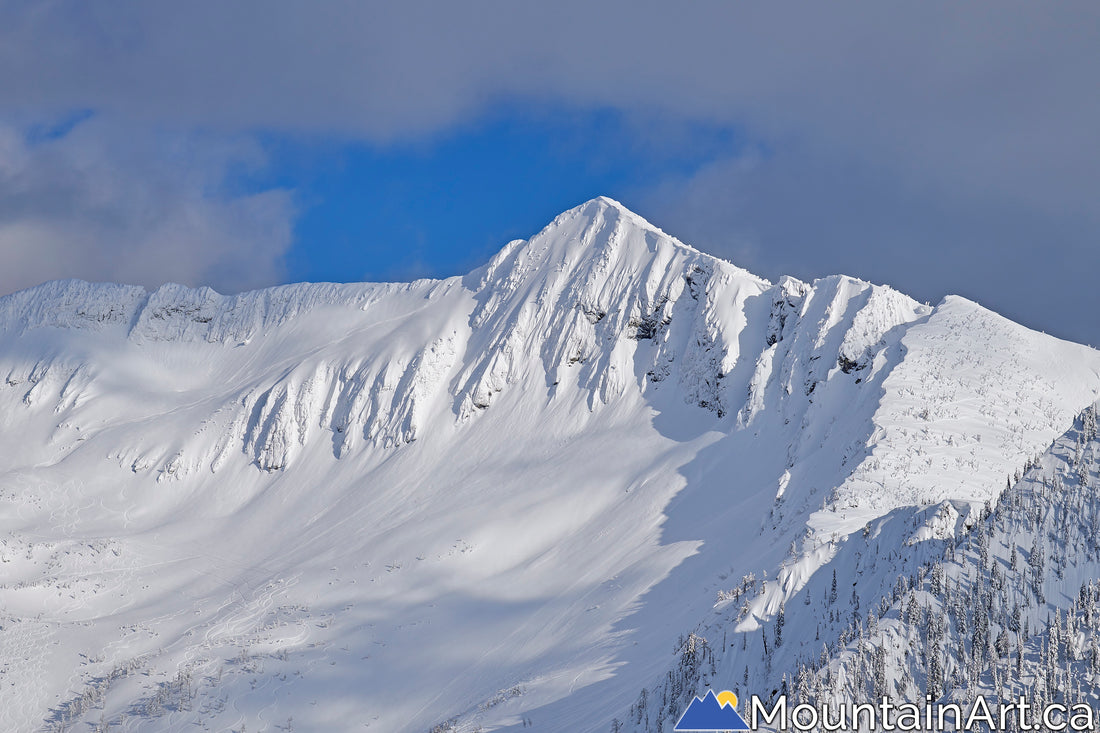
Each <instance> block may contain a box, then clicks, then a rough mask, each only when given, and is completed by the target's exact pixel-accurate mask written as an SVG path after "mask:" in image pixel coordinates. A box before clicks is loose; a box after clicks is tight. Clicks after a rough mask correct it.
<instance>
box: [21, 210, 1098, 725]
mask: <svg viewBox="0 0 1100 733" xmlns="http://www.w3.org/2000/svg"><path fill="white" fill-rule="evenodd" d="M0 375H3V377H4V379H3V381H2V382H0V415H2V419H0V448H2V450H0V490H2V491H3V495H4V497H5V500H6V502H7V504H8V510H7V511H6V512H4V514H3V518H2V520H0V521H2V522H3V523H4V527H3V538H4V539H3V540H2V542H3V545H2V548H0V550H2V554H3V558H2V559H3V561H4V563H5V564H4V565H3V567H4V568H5V569H6V571H7V572H6V575H5V580H4V581H3V585H0V605H2V608H3V609H4V611H3V612H4V618H3V620H2V622H0V665H2V669H3V670H4V671H5V672H6V674H5V675H4V676H3V683H2V687H0V700H2V701H3V703H4V704H3V705H0V727H2V728H3V729H4V730H10V731H32V730H38V729H42V728H45V729H47V730H58V729H62V728H64V727H65V726H69V727H72V726H74V725H75V724H76V723H78V722H87V723H90V724H91V723H94V722H97V721H100V720H103V721H105V722H109V723H110V724H111V726H112V728H111V729H112V730H116V729H118V730H130V731H175V730H179V731H183V730H192V729H194V726H195V725H196V724H202V725H205V726H207V727H208V728H210V729H227V728H233V729H237V728H239V727H242V726H244V725H247V726H248V727H249V729H255V728H257V727H259V726H262V725H270V724H280V725H281V724H282V721H285V720H287V719H290V718H292V719H293V725H294V726H295V729H298V728H300V729H302V730H343V729H348V728H350V727H353V726H358V725H359V724H360V723H361V724H363V725H366V724H369V725H370V726H371V727H372V728H373V727H377V728H378V729H379V730H411V731H424V730H429V729H431V730H436V731H448V730H453V731H465V730H474V729H476V727H477V726H481V727H483V728H485V729H497V728H501V727H504V728H507V727H509V726H511V727H515V728H517V729H518V728H520V727H530V726H534V727H537V728H538V729H539V730H547V731H557V730H563V731H564V730H570V731H574V730H593V731H601V733H602V732H603V731H606V730H608V726H610V725H612V721H613V720H616V721H620V722H621V721H625V720H626V719H627V718H628V717H629V716H630V715H632V716H633V717H632V718H631V720H634V723H633V725H635V727H638V728H639V729H645V727H644V725H643V722H642V717H641V716H639V715H638V714H637V711H638V710H639V707H638V704H637V700H636V699H637V697H638V694H639V690H647V689H655V688H654V687H653V685H655V684H660V683H661V682H662V680H665V679H666V674H671V672H669V670H670V669H672V668H673V667H675V666H676V665H678V664H679V665H681V667H680V669H682V668H683V667H682V664H683V659H684V658H685V656H684V654H685V652H684V651H683V650H684V649H686V648H688V647H686V646H683V644H688V645H689V646H690V647H691V648H692V649H695V648H696V647H695V646H694V644H695V642H694V641H690V640H691V639H694V638H695V637H696V634H695V632H698V631H700V630H701V629H703V628H707V629H709V631H708V634H709V637H710V642H709V646H708V647H707V648H708V649H710V650H711V651H709V652H708V654H709V655H710V657H709V659H710V662H709V663H710V664H711V665H712V666H714V670H715V672H714V674H719V672H718V670H721V669H725V668H727V667H728V668H729V669H733V668H734V667H733V665H734V662H732V661H729V662H723V660H724V659H727V655H732V654H734V653H737V650H738V649H740V648H741V647H742V645H743V644H744V645H745V648H746V649H747V648H748V646H747V644H748V642H747V641H744V642H743V641H742V637H744V638H746V639H747V638H748V637H749V636H750V633H751V638H752V639H753V643H755V642H756V640H757V637H759V636H760V633H761V632H760V631H759V629H760V627H761V625H766V624H771V623H774V620H775V619H776V618H777V615H778V614H780V613H781V609H783V608H784V607H785V606H786V605H787V604H791V603H796V600H795V599H796V598H797V599H799V601H801V599H802V598H804V597H808V596H806V595H805V594H807V593H808V592H809V591H808V590H807V588H808V586H807V584H808V583H809V582H810V581H811V579H815V578H816V579H820V578H821V577H823V574H824V573H826V572H827V571H828V570H832V569H834V568H837V567H839V571H840V573H841V576H842V579H846V578H847V575H848V574H851V573H853V572H854V571H853V569H852V567H851V566H850V565H842V566H838V565H836V564H835V562H836V559H837V558H845V557H848V556H849V550H850V548H851V547H852V546H853V545H852V544H851V543H852V542H856V541H857V540H858V541H860V542H862V541H863V539H862V538H863V537H865V536H866V535H867V534H868V533H869V532H871V531H873V529H872V528H873V525H874V523H876V522H879V521H884V518H887V517H897V516H904V517H905V518H906V519H905V521H910V519H911V520H912V522H913V525H912V527H911V528H910V529H909V530H907V533H906V534H905V536H904V537H903V538H902V540H904V542H902V543H901V544H899V545H898V546H897V547H891V548H888V549H887V550H883V552H884V553H886V552H892V553H897V554H901V553H905V552H909V551H908V550H906V549H905V548H907V547H912V546H915V545H919V544H920V543H921V542H925V541H936V540H940V539H943V538H945V537H954V536H956V533H963V532H965V531H966V528H967V527H969V526H973V525H974V523H975V522H976V521H978V519H977V518H978V517H979V516H980V515H981V512H982V511H983V508H984V506H985V505H986V503H987V502H991V501H994V500H995V499H996V498H997V497H998V496H999V495H1000V493H1001V491H1002V490H1003V489H1004V486H1005V477H1006V476H1007V475H1010V474H1011V473H1012V472H1013V471H1015V470H1016V469H1018V468H1019V467H1020V466H1022V465H1024V463H1025V461H1028V460H1029V459H1031V458H1032V457H1033V456H1035V455H1037V454H1040V453H1042V452H1043V451H1045V450H1046V449H1047V447H1048V446H1049V445H1050V444H1051V443H1052V441H1054V440H1055V439H1056V438H1058V436H1060V435H1061V434H1062V433H1064V432H1065V431H1066V430H1067V429H1069V428H1070V426H1071V425H1072V424H1073V420H1074V416H1075V415H1076V414H1077V413H1078V412H1079V411H1080V410H1081V409H1083V408H1084V407H1085V406H1086V405H1088V404H1089V403H1091V402H1092V401H1093V400H1095V399H1096V398H1097V396H1098V393H1100V354H1098V353H1097V352H1095V351H1093V350H1091V349H1088V348H1086V347H1084V346H1079V345H1076V344H1071V343H1066V342H1063V341H1059V340H1057V339H1054V338H1052V337H1049V336H1046V335H1043V334H1039V333H1035V332H1033V331H1029V330H1028V329H1026V328H1024V327H1022V326H1019V325H1017V324H1014V323H1012V322H1010V321H1008V320H1006V319H1004V318H1002V317H1000V316H997V315H996V314H994V313H991V312H989V311H987V310H985V309H983V308H981V307H980V306H978V305H977V304H975V303H972V302H970V301H967V300H965V299H963V298H958V297H950V298H947V299H945V300H944V301H943V302H941V303H940V304H938V305H937V306H936V307H934V308H933V307H929V306H925V305H922V304H920V303H917V302H915V301H914V300H912V299H911V298H908V297H907V296H905V295H903V294H901V293H898V292H896V291H894V290H892V289H890V288H888V287H883V286H876V285H871V284H869V283H866V282H863V281H860V280H857V279H853V278H849V277H842V276H834V277H828V278H824V279H821V280H817V281H815V282H813V283H804V282H800V281H798V280H795V279H793V278H783V279H781V280H780V281H779V282H778V283H775V284H773V283H770V282H768V281H767V280H764V279H761V278H759V277H756V276H754V275H752V274H750V273H748V272H746V271H745V270H742V269H740V268H738V267H736V266H734V265H732V264H730V263H728V262H725V261H723V260H720V259H717V258H715V257H712V256H709V255H706V254H703V253H701V252H699V251H697V250H695V249H692V248H691V247H689V246H687V245H685V244H683V243H681V242H679V241H678V240H676V239H674V238H672V237H670V236H668V235H667V234H665V233H664V232H662V231H661V230H659V229H657V228H656V227H654V226H652V225H650V224H649V223H648V222H646V221H645V220H644V219H642V218H641V217H639V216H637V215H636V214H633V213H632V212H630V211H628V210H627V209H626V208H625V207H623V206H622V205H621V204H618V203H616V202H614V201H611V200H610V199H606V198H598V199H594V200H593V201H589V202H587V203H585V204H583V205H581V206H579V207H577V208H575V209H571V210H570V211H567V212H565V213H563V214H561V215H560V216H559V217H557V218H556V219H555V220H554V221H553V222H551V223H550V224H549V225H548V226H547V227H546V228H545V229H544V230H543V231H542V232H540V233H538V234H537V235H535V236H533V237H532V238H531V239H529V240H525V241H514V242H511V243H509V244H508V245H506V246H505V247H504V248H503V249H502V250H501V251H500V252H499V253H498V254H497V255H496V256H494V257H493V258H492V260H491V261H490V262H489V263H487V264H486V265H484V266H483V267H481V268H479V269H477V270H475V271H473V272H471V273H469V274H468V275H466V276H463V277H454V278H449V279H446V280H419V281H416V282H413V283H402V284H356V285H334V284H296V285H288V286H282V287H277V288H271V289H267V290H261V291H256V292H251V293H244V294H241V295H235V296H223V295H219V294H217V293H215V292H214V291H212V290H210V289H208V288H200V289H190V288H185V287H182V286H178V285H165V286H163V287H161V288H158V289H157V290H155V291H153V292H147V291H145V290H144V289H142V288H138V287H130V286H123V285H102V284H88V283H83V282H79V281H66V282H55V283H47V284H45V285H42V286H39V287H37V288H32V289H30V290H25V291H22V292H19V293H15V294H13V295H9V296H6V297H4V298H0ZM929 512H931V514H930V513H929ZM896 556H897V555H892V557H896ZM738 579H740V580H738ZM760 581H763V582H760ZM815 582H817V581H815ZM848 587H851V585H850V584H849V586H848ZM716 601H717V605H716ZM807 605H808V603H807ZM716 629H721V632H717V631H715V630H716ZM717 633H720V634H721V636H722V637H723V638H725V639H726V642H725V643H724V644H720V643H718V642H719V641H720V639H718V638H713V637H715V634H717ZM786 633H787V635H788V636H787V638H788V644H786V645H785V647H784V649H785V650H793V649H797V648H800V646H799V645H800V644H801V643H803V642H804V643H807V644H810V645H811V646H816V647H820V643H816V644H811V642H814V641H815V640H814V639H813V634H814V632H813V631H812V630H807V629H797V628H795V629H790V630H788V631H787V632H786ZM799 634H802V635H803V636H805V635H806V634H809V635H810V636H809V637H807V638H800V637H799ZM685 639H687V640H688V641H684V640H685ZM700 643H701V642H700ZM699 648H702V647H699ZM807 648H809V647H807ZM715 649H716V650H717V651H716V652H715V651H714V650H715ZM819 651H820V649H819V648H816V649H813V650H811V652H812V654H814V655H816V654H817V653H818V652H819ZM691 654H692V655H694V654H696V652H694V651H693V652H691ZM783 654H789V655H791V656H789V658H788V657H784V656H783ZM794 655H795V652H794V651H784V652H780V653H779V655H778V656H777V657H776V658H775V660H774V665H775V666H774V669H773V668H772V662H769V667H768V669H767V671H765V669H764V668H763V667H762V666H759V665H755V666H753V667H752V671H751V676H752V678H753V680H754V681H755V682H758V683H759V684H760V685H764V684H770V683H771V681H772V680H773V679H774V675H775V674H780V672H779V671H777V670H780V665H781V664H782V663H788V664H791V665H793V664H794V663H795V661H796V659H797V657H796V656H794ZM691 658H692V659H695V657H694V656H692V657H691ZM698 659H703V657H701V656H700V657H698ZM693 664H695V663H694V662H693ZM723 664H726V667H723V666H722V665H723ZM692 669H693V670H694V671H693V672H692V674H691V675H688V676H687V677H685V678H684V679H687V680H689V681H691V680H694V681H695V683H697V682H698V681H699V679H701V677H700V675H701V674H703V672H704V671H705V670H703V668H702V667H701V666H699V664H696V666H695V667H693V668H692ZM736 672H737V674H740V667H739V666H738V667H737V668H736ZM692 675H694V676H692ZM768 675H773V676H771V677H769V676H768ZM745 677H746V679H748V678H749V677H750V670H749V667H748V665H746V670H745ZM669 679H671V678H669ZM677 679H679V678H677ZM717 682H718V684H719V687H726V688H729V687H731V685H732V681H730V680H717ZM693 684H694V683H693ZM739 684H740V683H739ZM679 692H680V693H682V694H681V697H683V695H686V698H685V699H687V700H690V699H691V694H688V693H699V694H702V693H701V691H699V690H695V691H692V690H680V691H679ZM644 694H647V693H643V695H644ZM673 702H674V701H673ZM632 705H633V706H634V707H633V708H632ZM672 706H673V705H672V703H668V704H667V705H666V712H665V713H664V714H663V715H665V717H668V715H669V713H668V709H670V708H671V707H672ZM646 709H647V710H648V709H649V708H648V707H647V708H646ZM628 711H629V714H628ZM647 715H648V713H647ZM662 719H663V718H662ZM673 720H674V718H673ZM645 725H649V723H646V724H645ZM654 725H660V723H659V722H657V723H654ZM670 725H671V724H670Z"/></svg>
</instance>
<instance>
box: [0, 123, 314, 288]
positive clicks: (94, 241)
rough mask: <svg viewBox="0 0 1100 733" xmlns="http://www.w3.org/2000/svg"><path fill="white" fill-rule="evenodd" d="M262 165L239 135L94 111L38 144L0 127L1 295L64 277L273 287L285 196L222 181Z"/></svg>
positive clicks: (281, 248)
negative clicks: (122, 119)
mask: <svg viewBox="0 0 1100 733" xmlns="http://www.w3.org/2000/svg"><path fill="white" fill-rule="evenodd" d="M262 164H263V156H262V152H261V151H260V150H259V149H258V148H257V147H256V146H255V144H254V143H252V142H249V141H248V140H246V139H225V138H221V139H215V138H210V137H209V136H207V137H203V138H200V137H197V136H194V135H190V136H189V135H182V134H172V133H163V132H162V133H150V132H148V131H146V130H141V129H133V128H127V129H121V128H120V127H119V126H118V125H117V123H116V124H112V123H110V122H109V121H107V120H104V119H100V118H93V119H91V120H87V121H84V122H82V123H80V124H78V125H77V126H76V127H75V128H74V129H72V130H71V131H69V132H68V133H67V134H65V135H63V136H61V137H53V138H46V139H38V140H33V139H28V136H27V134H26V133H25V130H23V129H20V128H18V127H16V126H14V125H10V124H9V125H4V126H0V261H2V262H3V267H0V292H11V291H13V290H17V289H21V288H25V287H29V286H32V285H36V284H38V283H40V282H42V281H45V280H52V279H59V278H68V277H77V278H81V279H85V280H106V281H121V282H129V283H137V284H143V285H146V286H150V287H152V286H156V285H159V284H161V283H164V282H180V283H184V284H187V285H198V284H207V285H211V286H213V287H215V288H216V289H220V290H223V291H230V292H231V291H238V290H242V289H249V288H255V287H262V286H265V285H271V284H274V283H276V282H279V281H280V280H281V278H282V277H283V275H284V272H283V264H282V262H283V256H284V255H285V253H286V251H287V249H288V248H289V246H290V244H291V240H292V220H293V214H294V211H293V202H292V198H291V194H290V193H289V192H287V191H284V190H266V191H260V192H258V193H240V192H236V191H234V190H232V189H231V187H230V185H229V184H230V183H231V180H230V177H231V175H232V174H233V173H235V172H237V171H240V170H248V169H255V168H256V167H257V166H260V165H262Z"/></svg>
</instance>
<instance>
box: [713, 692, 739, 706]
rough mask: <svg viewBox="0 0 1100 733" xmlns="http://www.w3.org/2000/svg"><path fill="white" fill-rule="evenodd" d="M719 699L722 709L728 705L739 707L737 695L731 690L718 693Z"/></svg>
mask: <svg viewBox="0 0 1100 733" xmlns="http://www.w3.org/2000/svg"><path fill="white" fill-rule="evenodd" d="M717 697H718V704H719V705H721V706H722V707H726V706H727V705H732V706H733V707H737V695H735V694H733V693H732V692H730V691H729V690H722V691H721V692H719V693H718V695H717Z"/></svg>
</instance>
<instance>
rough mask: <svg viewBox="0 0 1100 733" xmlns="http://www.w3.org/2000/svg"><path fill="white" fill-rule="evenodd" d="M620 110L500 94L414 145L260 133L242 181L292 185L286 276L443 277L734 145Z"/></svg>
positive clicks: (701, 130) (708, 132)
mask: <svg viewBox="0 0 1100 733" xmlns="http://www.w3.org/2000/svg"><path fill="white" fill-rule="evenodd" d="M626 117H627V115H626V113H624V112H622V111H618V110H612V109H594V110H589V109H551V108H540V109H537V110H532V109H528V108H522V107H518V106H515V105H513V106H512V107H511V108H502V109H497V110H493V111H492V112H491V113H489V114H487V115H486V118H485V119H483V120H479V121H478V122H477V123H476V124H467V125H463V126H461V127H460V128H459V129H457V130H453V131H448V132H447V133H446V134H441V135H435V136H431V137H430V138H429V139H426V140H418V141H415V142H404V143H397V144H391V145H371V144H363V143H355V142H347V141H336V142H327V143H322V144H317V143H316V142H313V141H302V140H298V139H269V140H268V141H267V144H268V149H269V150H270V151H271V152H272V163H271V169H270V170H269V171H267V172H266V175H263V176H260V177H258V179H257V180H255V181H253V182H252V185H257V186H259V187H260V188H264V187H267V186H271V185H276V186H285V187H288V188H292V189H293V190H294V191H295V192H296V198H297V201H298V205H299V207H300V213H299V215H298V217H297V219H296V222H295V232H294V235H295V236H294V245H293V246H292V247H291V249H290V251H289V252H288V253H287V267H288V270H289V272H291V273H293V278H294V279H303V280H314V281H317V280H332V281H348V280H351V281H355V280H362V279H367V280H395V279H396V280H407V279H411V278H416V277H445V276H449V275H455V274H460V273H464V272H467V271H469V270H471V269H473V268H475V267H477V266H479V265H481V264H483V263H484V262H485V261H486V260H488V258H489V257H491V256H492V254H493V253H494V252H496V251H497V250H498V249H500V248H501V247H502V246H503V245H504V243H506V242H508V241H509V240H512V239H519V238H526V237H528V236H530V235H532V234H534V233H535V232H537V231H538V230H539V229H540V228H541V227H542V226H544V225H545V224H546V223H548V222H549V221H550V220H551V219H552V218H553V217H554V216H556V215H557V214H559V213H561V212H562V211H564V210H565V209H568V208H572V207H573V206H576V205H577V204H580V203H582V202H584V201H587V200H588V199H591V198H595V197H596V196H601V195H610V196H613V197H618V198H621V199H622V200H623V201H624V203H628V205H629V202H630V200H631V199H632V198H635V197H637V196H639V195H640V194H641V193H642V192H644V191H645V190H646V183H647V182H649V181H653V180H665V179H667V178H668V177H669V176H690V175H692V174H693V173H695V172H696V171H697V170H698V169H699V168H700V167H701V166H702V165H704V164H705V163H706V162H707V161H708V160H710V159H712V158H713V157H714V156H715V155H718V154H725V153H726V152H727V151H729V150H731V149H735V141H736V139H737V135H736V132H735V130H733V129H732V128H729V127H719V126H707V125H701V124H690V125H684V126H683V129H679V130H676V134H678V135H680V136H681V138H680V139H679V140H675V139H673V138H672V137H671V136H670V137H669V139H667V140H666V141H663V142H662V144H661V145H659V146H656V145H653V144H652V143H647V142H646V141H645V140H642V139H641V137H640V134H639V129H638V121H637V120H634V121H631V120H628V119H626ZM650 124H651V125H652V126H653V127H661V126H662V123H661V122H660V121H657V120H651V121H650ZM688 140H690V143H688Z"/></svg>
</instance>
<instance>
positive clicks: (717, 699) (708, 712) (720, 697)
mask: <svg viewBox="0 0 1100 733" xmlns="http://www.w3.org/2000/svg"><path fill="white" fill-rule="evenodd" d="M673 730H674V731H731V730H749V724H748V723H746V722H745V719H744V718H742V717H741V714H740V713H739V712H737V695H735V694H733V693H732V692H730V691H729V690H722V691H721V692H719V693H718V694H717V695H715V694H714V690H708V691H707V694H706V695H705V696H703V697H697V698H695V699H694V700H692V701H691V704H690V705H688V707H687V710H685V711H684V714H683V715H681V716H680V722H678V723H677V724H676V727H675V728H673Z"/></svg>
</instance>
